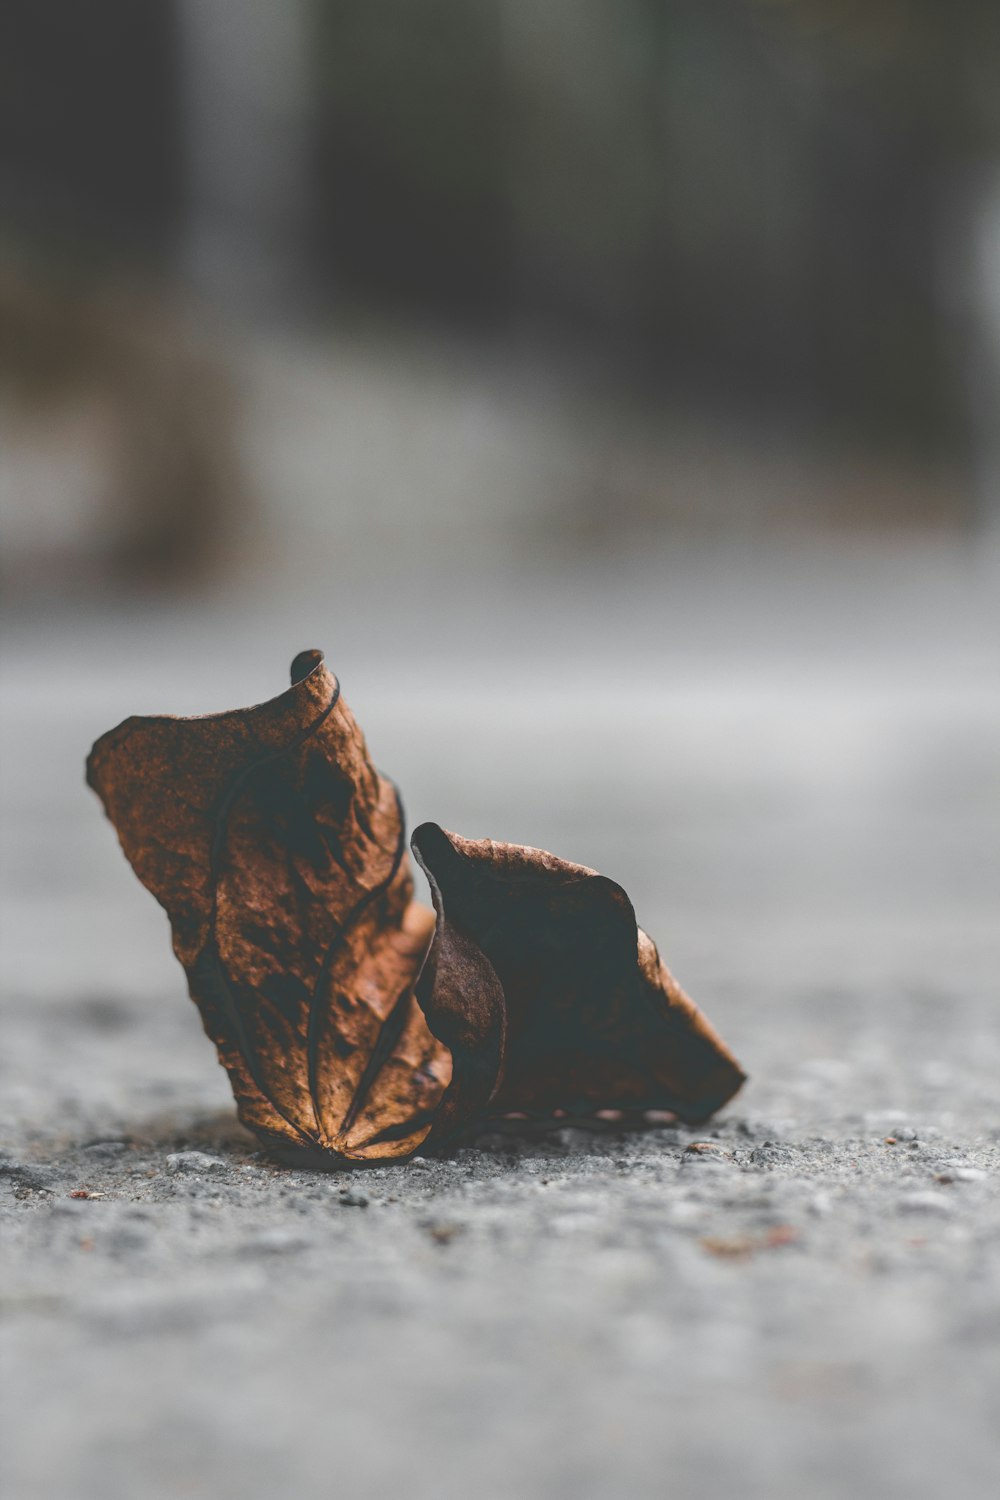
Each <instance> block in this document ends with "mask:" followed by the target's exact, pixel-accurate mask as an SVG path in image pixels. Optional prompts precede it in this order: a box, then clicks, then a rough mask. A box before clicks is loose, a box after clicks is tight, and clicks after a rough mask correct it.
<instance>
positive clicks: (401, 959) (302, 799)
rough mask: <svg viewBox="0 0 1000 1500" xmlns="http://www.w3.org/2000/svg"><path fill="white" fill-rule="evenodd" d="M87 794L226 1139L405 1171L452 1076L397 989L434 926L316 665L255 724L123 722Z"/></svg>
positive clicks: (389, 808) (309, 664) (312, 657)
mask: <svg viewBox="0 0 1000 1500" xmlns="http://www.w3.org/2000/svg"><path fill="white" fill-rule="evenodd" d="M87 779H88V781H89V782H90V785H91V786H92V787H93V788H94V790H95V791H96V792H97V793H98V795H99V796H100V798H101V800H102V802H103V803H104V806H105V809H106V811H107V813H108V816H109V817H110V819H111V821H112V822H113V823H114V825H115V827H116V828H117V830H118V835H119V838H120V839H121V843H122V848H123V849H124V851H125V853H126V855H127V856H128V859H129V861H130V862H131V864H132V867H133V869H134V870H135V872H136V874H137V875H138V876H139V879H140V880H141V881H142V882H143V884H144V885H146V886H148V887H149V889H150V890H151V891H152V893H153V895H154V896H156V898H157V900H158V901H160V903H161V904H162V905H163V906H164V907H165V908H166V910H167V913H168V915H169V917H170V921H171V924H172V927H173V935H174V951H175V952H176V954H177V957H178V958H179V959H180V961H181V963H182V964H183V965H184V968H185V970H186V971H187V976H188V982H189V985H190V989H191V995H192V998H193V999H194V1000H195V1001H196V1003H197V1005H198V1008H199V1009H200V1011H201V1015H202V1020H203V1022H204V1025H205V1030H206V1031H207V1033H208V1035H209V1036H210V1037H211V1038H212V1040H213V1041H214V1042H215V1045H216V1047H217V1048H218V1052H219V1058H220V1060H221V1062H222V1063H223V1064H224V1065H225V1067H226V1069H227V1070H228V1072H229V1077H230V1081H231V1083H232V1086H233V1092H234V1094H235V1095H236V1100H237V1104H238V1106H239V1113H240V1118H241V1119H242V1121H243V1123H244V1124H245V1125H248V1126H249V1127H250V1128H251V1129H252V1130H254V1131H256V1133H257V1134H258V1135H259V1136H261V1137H262V1138H263V1139H264V1140H265V1141H266V1142H268V1143H269V1144H271V1145H279V1146H303V1147H311V1148H318V1149H319V1150H321V1151H324V1152H330V1153H333V1154H335V1155H337V1156H341V1157H344V1158H347V1159H349V1160H368V1159H371V1158H378V1157H386V1156H405V1155H409V1154H410V1153H411V1152H413V1151H414V1150H415V1149H416V1147H417V1146H418V1145H419V1144H420V1143H421V1141H422V1140H423V1138H424V1136H425V1135H426V1134H427V1131H428V1128H429V1121H430V1118H431V1116H432V1114H433V1112H434V1110H435V1108H436V1106H437V1104H438V1102H439V1100H440V1097H441V1094H442V1092H443V1090H444V1087H445V1085H446V1084H447V1082H448V1078H449V1073H450V1058H449V1055H448V1052H447V1050H446V1049H445V1048H444V1047H443V1046H442V1045H441V1044H440V1043H439V1042H437V1041H435V1039H434V1037H433V1036H432V1035H431V1033H430V1032H429V1030H428V1028H427V1025H426V1023H425V1021H424V1018H423V1015H422V1013H421V1011H420V1009H419V1007H418V1006H417V1005H416V1004H415V1002H414V999H413V990H412V987H413V981H414V979H415V977H416V974H417V971H418V970H419V968H420V965H421V963H422V961H423V958H424V954H425V952H426V950H427V945H428V943H429V942H430V937H431V931H432V927H433V916H432V914H431V912H429V911H428V910H427V909H426V908H425V907H422V906H419V905H417V904H416V903H415V902H414V901H413V900H412V896H413V880H412V876H411V873H410V868H409V862H408V859H407V855H406V848H405V835H404V828H403V812H402V808H401V806H400V802H399V797H398V795H397V793H396V789H395V787H394V786H393V785H392V783H391V782H389V781H387V780H386V779H385V778H384V777H382V776H380V775H379V773H378V772H377V771H376V770H375V768H374V766H373V765H372V763H371V761H370V760H369V758H368V751H367V748H366V746H365V742H364V739H363V737H362V735H361V731H360V730H359V729H358V726H357V724H356V723H355V721H354V718H353V716H352V714H351V712H350V710H349V709H348V708H347V706H346V704H345V703H344V701H343V699H342V698H341V696H340V687H339V684H338V682H337V680H336V678H334V677H333V676H331V674H330V673H329V672H328V671H327V669H326V667H325V665H324V664H323V658H322V656H321V654H320V653H319V652H315V651H314V652H303V653H302V655H301V656H298V657H296V659H295V661H294V662H293V663H292V687H291V688H290V689H289V690H288V691H287V692H285V693H283V694H282V695H281V696H280V697H278V698H275V699H273V700H272V701H271V702H269V703H264V704H260V705H259V706H257V707H255V708H248V709H242V710H238V711H236V712H234V713H225V714H210V715H207V716H206V717H204V718H197V719H180V718H167V717H163V718H135V719H127V720H126V721H125V723H124V724H122V725H120V726H119V727H118V728H117V729H114V730H112V731H111V732H110V734H106V735H105V736H104V737H103V738H102V739H100V740H98V742H97V744H96V745H95V746H94V749H93V751H92V753H91V756H90V759H89V761H88V765H87Z"/></svg>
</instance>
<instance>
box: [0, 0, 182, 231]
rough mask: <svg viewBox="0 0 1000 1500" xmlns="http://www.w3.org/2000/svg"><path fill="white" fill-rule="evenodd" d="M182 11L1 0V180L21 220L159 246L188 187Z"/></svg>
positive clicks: (116, 2)
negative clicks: (179, 50) (182, 141)
mask: <svg viewBox="0 0 1000 1500" xmlns="http://www.w3.org/2000/svg"><path fill="white" fill-rule="evenodd" d="M176 22H177V17H176V7H175V6H174V4H173V0H143V3H142V4H141V5H135V4H133V3H132V0H97V3H95V4H93V5H79V4H76V3H74V0H5V3H4V5H3V7H2V9H0V188H2V198H3V204H4V214H5V216H9V217H10V219H12V220H13V222H14V226H16V227H18V228H19V229H21V230H22V231H27V232H28V233H31V232H32V231H36V232H38V233H45V232H46V231H47V232H48V234H49V235H50V236H52V235H53V234H55V233H60V234H62V235H68V236H70V237H71V239H80V238H81V237H83V236H87V237H90V238H92V239H93V240H96V241H98V242H99V243H102V244H104V245H107V244H108V243H109V242H110V243H111V244H112V245H114V246H116V247H117V248H118V249H119V250H121V249H131V250H133V251H135V252H138V251H145V252H146V253H149V252H151V251H154V250H156V249H160V248H162V246H163V243H164V240H165V238H166V237H167V236H168V234H169V231H170V229H171V227H172V225H173V224H174V223H175V222H176V220H177V216H178V213H179V210H180V203H181V195H182V178H183V162H182V153H181V149H180V129H181V120H180V100H179V94H178V81H179V73H178V58H177V24H176ZM9 227H13V226H9Z"/></svg>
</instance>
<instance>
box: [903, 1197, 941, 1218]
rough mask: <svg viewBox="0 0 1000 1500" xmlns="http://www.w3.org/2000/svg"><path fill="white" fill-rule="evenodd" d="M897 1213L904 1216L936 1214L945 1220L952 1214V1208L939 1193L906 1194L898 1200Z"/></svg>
mask: <svg viewBox="0 0 1000 1500" xmlns="http://www.w3.org/2000/svg"><path fill="white" fill-rule="evenodd" d="M899 1211H900V1213H905V1214H937V1215H939V1217H941V1218H946V1217H947V1216H948V1215H949V1214H951V1213H954V1208H953V1207H952V1204H951V1203H950V1202H949V1200H948V1199H947V1198H946V1197H944V1196H943V1195H942V1194H941V1193H907V1194H905V1196H904V1197H902V1198H900V1200H899Z"/></svg>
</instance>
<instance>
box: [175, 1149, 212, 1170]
mask: <svg viewBox="0 0 1000 1500" xmlns="http://www.w3.org/2000/svg"><path fill="white" fill-rule="evenodd" d="M225 1170H226V1163H225V1162H224V1161H223V1160H222V1158H221V1157H219V1156H209V1155H208V1153H207V1152H205V1151H171V1153H170V1155H169V1156H168V1157H167V1171H168V1172H173V1173H177V1172H224V1171H225Z"/></svg>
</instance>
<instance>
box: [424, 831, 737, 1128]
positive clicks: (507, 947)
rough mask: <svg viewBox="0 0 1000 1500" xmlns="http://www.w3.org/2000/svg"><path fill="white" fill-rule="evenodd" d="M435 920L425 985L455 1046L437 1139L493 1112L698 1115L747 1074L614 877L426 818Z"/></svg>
mask: <svg viewBox="0 0 1000 1500" xmlns="http://www.w3.org/2000/svg"><path fill="white" fill-rule="evenodd" d="M412 847H413V851H414V853H415V855H416V857H417V859H418V861H419V862H420V864H421V866H422V867H423V869H424V870H425V872H426V874H427V877H428V879H429V881H430V884H431V891H432V894H433V898H434V906H435V909H436V911H437V919H438V920H437V928H436V931H435V935H434V942H433V944H432V945H431V950H430V953H429V954H428V958H427V962H426V964H425V965H424V969H423V972H422V973H421V976H420V979H419V981H418V985H417V996H418V998H419V1000H420V1003H421V1005H422V1006H423V1008H424V1010H425V1012H426V1014H427V1018H428V1021H429V1023H430V1026H431V1029H432V1030H433V1031H434V1033H435V1035H437V1036H439V1037H440V1038H441V1040H442V1041H443V1042H445V1043H446V1044H447V1046H448V1048H449V1050H450V1051H451V1053H452V1059H453V1061H452V1081H451V1085H450V1087H449V1089H448V1092H447V1093H446V1094H445V1097H444V1099H443V1101H442V1105H441V1109H440V1110H439V1112H438V1115H437V1117H436V1119H435V1122H434V1129H433V1131H432V1134H431V1137H430V1141H431V1142H432V1143H438V1142H440V1141H441V1140H443V1139H447V1137H448V1136H449V1135H450V1134H451V1133H452V1132H453V1131H455V1130H457V1129H460V1128H461V1127H462V1126H463V1125H465V1124H466V1122H467V1121H468V1120H469V1119H472V1118H475V1117H476V1115H478V1114H480V1113H481V1112H483V1111H486V1110H489V1111H490V1112H491V1113H497V1114H502V1113H505V1112H508V1111H510V1112H516V1113H524V1114H526V1115H529V1116H531V1115H535V1114H538V1113H548V1114H551V1112H552V1111H553V1109H558V1110H561V1111H565V1112H566V1114H568V1115H571V1116H572V1115H588V1114H589V1115H594V1114H595V1113H596V1112H597V1111H599V1110H602V1109H603V1110H607V1108H608V1106H611V1107H613V1108H615V1109H628V1110H648V1109H655V1110H669V1111H672V1112H673V1113H674V1114H676V1115H677V1116H679V1117H680V1118H681V1119H683V1120H689V1121H699V1120H704V1119H706V1118H707V1117H708V1116H709V1115H710V1114H712V1113H713V1112H714V1111H715V1110H717V1109H718V1108H719V1107H720V1105H722V1104H724V1103H725V1102H726V1100H727V1099H729V1098H731V1097H732V1095H733V1094H735V1093H736V1091H737V1089H738V1088H739V1087H740V1085H741V1084H742V1082H743V1080H744V1074H743V1072H742V1071H741V1069H740V1067H739V1065H738V1064H737V1062H736V1060H735V1058H734V1057H733V1056H732V1054H731V1053H730V1052H729V1051H728V1049H727V1048H726V1046H725V1044H724V1043H723V1042H722V1040H721V1039H720V1038H719V1037H718V1036H717V1034H716V1033H715V1031H714V1030H713V1029H712V1027H711V1026H710V1025H709V1024H708V1022H707V1021H706V1020H705V1018H704V1016H702V1015H701V1013H700V1012H699V1011H698V1009H697V1007H696V1006H695V1005H694V1003H693V1002H692V1001H691V1000H689V999H688V997H687V995H685V993H684V991H683V990H682V989H681V987H680V985H678V983H677V981H676V980H675V979H674V978H673V976H672V975H671V974H670V972H669V971H668V969H667V968H666V965H665V964H664V963H663V962H662V960H661V959H660V956H659V954H658V953H657V951H656V946H655V944H654V943H653V942H652V940H651V939H650V938H649V937H647V935H646V934H645V933H644V932H643V931H642V930H641V929H640V928H639V927H638V926H637V924H636V919H635V911H634V910H633V907H632V903H631V901H630V900H629V898H628V896H627V895H626V894H625V892H624V891H623V890H622V888H621V886H620V885H616V884H615V882H614V881H613V880H608V879H606V878H605V877H604V876H603V875H598V874H597V873H596V871H594V870H588V869H587V868H586V867H584V866H582V865H574V864H570V863H568V862H567V861H566V860H562V859H557V858H556V856H555V855H553V854H547V853H545V852H544V851H542V850H540V849H528V848H522V847H521V846H519V845H516V844H498V843H494V842H493V841H492V840H489V839H483V840H478V841H477V840H472V839H463V838H459V837H458V836H457V835H456V834H452V833H446V832H445V831H444V829H442V828H439V827H438V826H437V824H435V823H425V824H424V825H423V826H422V827H421V828H418V829H417V830H416V832H415V833H414V835H413V839H412Z"/></svg>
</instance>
